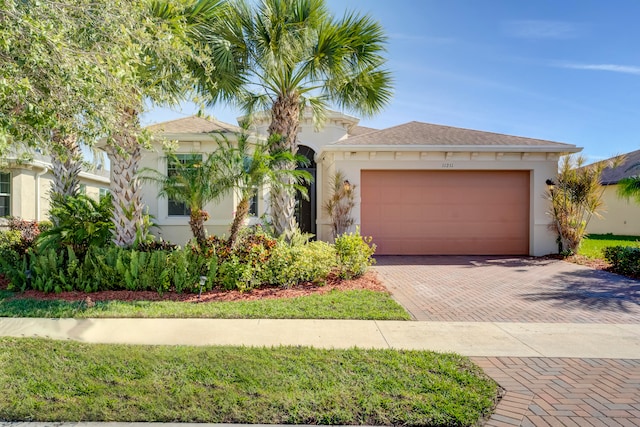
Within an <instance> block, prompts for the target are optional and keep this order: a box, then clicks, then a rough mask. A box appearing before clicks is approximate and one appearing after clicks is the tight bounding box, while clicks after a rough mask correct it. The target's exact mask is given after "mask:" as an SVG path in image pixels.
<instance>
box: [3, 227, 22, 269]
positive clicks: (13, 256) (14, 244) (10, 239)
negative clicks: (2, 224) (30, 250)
mask: <svg viewBox="0 0 640 427" xmlns="http://www.w3.org/2000/svg"><path fill="white" fill-rule="evenodd" d="M21 247H22V233H20V231H18V230H9V231H3V232H0V259H1V260H2V261H4V262H5V263H7V264H9V265H12V266H14V267H15V266H17V265H18V263H20V262H21V261H22V254H21V253H20V250H19V249H20V248H21ZM2 272H3V268H2V266H0V273H2Z"/></svg>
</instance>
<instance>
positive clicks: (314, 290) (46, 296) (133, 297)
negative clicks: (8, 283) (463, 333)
mask: <svg viewBox="0 0 640 427" xmlns="http://www.w3.org/2000/svg"><path fill="white" fill-rule="evenodd" d="M334 289H336V290H342V291H345V290H352V289H369V290H372V291H379V292H387V288H385V287H384V285H383V284H382V282H380V280H379V279H378V276H377V275H376V273H375V272H373V271H369V272H367V273H366V274H365V275H364V276H362V277H359V278H357V279H354V280H342V279H339V278H338V277H335V276H331V277H329V278H327V280H326V282H325V284H324V285H322V284H315V283H301V284H299V285H296V286H293V287H291V288H288V289H285V288H279V287H262V288H258V289H254V290H252V291H248V292H239V291H226V290H220V289H214V290H212V291H208V292H203V293H202V297H201V299H200V301H201V302H214V301H251V300H257V299H265V298H271V299H274V298H294V297H301V296H306V295H311V294H325V293H327V292H329V291H332V290H334ZM15 298H32V299H39V300H64V301H81V300H87V299H90V300H91V301H114V300H117V301H183V302H197V301H198V295H197V294H187V293H182V294H179V293H177V292H165V293H164V294H162V295H160V294H158V293H157V292H153V291H100V292H91V293H85V292H75V291H74V292H61V293H59V294H55V293H44V292H41V291H34V290H28V291H26V292H24V293H20V294H16V295H15Z"/></svg>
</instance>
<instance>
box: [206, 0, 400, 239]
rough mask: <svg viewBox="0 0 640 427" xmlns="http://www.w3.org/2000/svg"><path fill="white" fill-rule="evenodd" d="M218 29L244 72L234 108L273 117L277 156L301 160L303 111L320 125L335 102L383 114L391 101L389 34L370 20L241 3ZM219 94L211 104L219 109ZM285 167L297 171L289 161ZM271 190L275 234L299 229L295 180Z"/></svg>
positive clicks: (279, 2) (279, 1)
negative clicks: (297, 156) (285, 153)
mask: <svg viewBox="0 0 640 427" xmlns="http://www.w3.org/2000/svg"><path fill="white" fill-rule="evenodd" d="M232 6H233V7H231V8H229V9H227V10H226V13H227V16H226V18H225V19H223V20H221V21H219V22H220V23H221V24H223V25H222V26H219V27H216V31H215V32H216V34H217V35H218V37H221V38H225V39H226V40H227V41H228V43H229V44H230V45H231V46H234V48H233V49H234V50H233V52H234V54H236V55H240V56H241V58H239V59H240V62H241V63H242V64H243V66H242V67H240V68H238V69H237V74H238V76H240V77H241V79H242V83H243V85H242V91H241V93H240V94H239V95H238V96H237V98H236V102H237V103H238V104H239V105H240V106H241V107H242V108H243V109H244V110H245V111H246V112H247V113H248V115H249V116H251V115H252V114H253V113H255V112H258V111H265V110H266V111H269V112H270V115H271V124H270V126H269V130H268V132H269V136H274V135H280V136H281V138H280V139H279V142H278V143H276V144H273V145H272V146H271V150H272V152H274V153H275V152H277V151H282V150H286V151H289V152H290V153H292V154H296V152H297V148H298V142H297V140H296V137H297V134H298V130H299V124H300V117H301V113H302V112H303V111H304V108H305V107H307V106H308V107H310V108H311V110H312V112H313V117H314V121H315V123H316V124H317V125H320V124H321V122H322V119H323V116H324V113H325V111H326V109H327V108H328V107H329V105H330V104H333V105H336V106H337V107H341V108H346V109H350V110H353V111H355V112H358V113H360V114H362V115H364V116H370V115H373V114H375V113H377V112H379V111H381V110H382V108H383V107H384V106H385V105H386V104H387V103H388V102H389V100H390V98H391V85H392V84H391V75H390V73H389V71H387V70H385V69H383V66H384V63H385V58H384V57H383V52H384V50H385V43H386V36H385V34H384V31H383V29H382V27H381V25H380V24H379V23H378V22H376V21H374V20H373V19H372V18H371V17H369V16H367V15H358V14H356V13H346V14H345V15H344V16H343V17H342V18H340V19H336V18H334V17H333V16H332V15H331V14H330V12H329V10H328V8H327V6H326V4H325V1H324V0H262V1H261V2H260V3H258V4H257V5H255V6H254V3H253V2H248V1H246V0H236V1H235V2H234V3H232ZM218 99H219V96H218V95H217V94H214V95H213V96H212V97H211V98H210V102H211V103H213V102H215V101H217V100H218ZM278 167H279V168H281V169H288V170H292V169H295V167H296V164H295V162H291V161H285V162H283V163H282V164H280V165H279V166H278ZM280 179H281V181H282V182H283V183H284V185H283V186H277V187H275V188H274V189H273V190H272V191H271V214H272V216H273V218H272V219H273V225H274V229H275V231H276V233H278V234H282V233H283V232H285V231H286V230H291V229H293V228H294V226H295V217H294V204H295V198H294V194H293V191H292V190H291V188H292V184H293V182H292V181H291V179H292V178H291V177H290V176H287V175H283V176H281V178H280Z"/></svg>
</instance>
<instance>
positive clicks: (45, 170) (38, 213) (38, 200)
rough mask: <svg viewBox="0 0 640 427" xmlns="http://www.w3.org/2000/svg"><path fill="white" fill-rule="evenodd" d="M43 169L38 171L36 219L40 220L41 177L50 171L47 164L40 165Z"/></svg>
mask: <svg viewBox="0 0 640 427" xmlns="http://www.w3.org/2000/svg"><path fill="white" fill-rule="evenodd" d="M40 167H41V168H42V171H40V172H38V173H37V174H36V176H35V178H36V184H35V185H36V221H38V222H40V177H41V176H42V175H44V174H45V173H47V172H49V168H48V167H46V166H40Z"/></svg>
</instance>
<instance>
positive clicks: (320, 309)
mask: <svg viewBox="0 0 640 427" xmlns="http://www.w3.org/2000/svg"><path fill="white" fill-rule="evenodd" d="M14 295H15V294H14V293H13V292H9V291H0V317H47V318H58V317H75V318H87V317H94V318H96V317H169V318H180V317H202V318H225V319H369V320H409V319H410V316H409V314H408V313H407V312H406V311H405V310H404V309H403V308H402V306H400V305H399V304H398V303H397V302H395V301H394V300H393V299H392V298H391V296H390V295H389V294H387V293H385V292H374V291H369V290H351V291H336V290H334V291H331V292H329V293H326V294H323V295H319V294H316V295H309V296H304V297H298V298H286V299H262V300H256V301H233V302H208V303H188V302H172V301H161V302H152V301H133V302H121V301H105V302H99V301H98V302H96V303H95V306H93V307H87V306H86V304H85V303H84V302H83V301H80V302H66V301H60V300H54V301H41V300H34V299H22V298H13V297H14Z"/></svg>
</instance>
